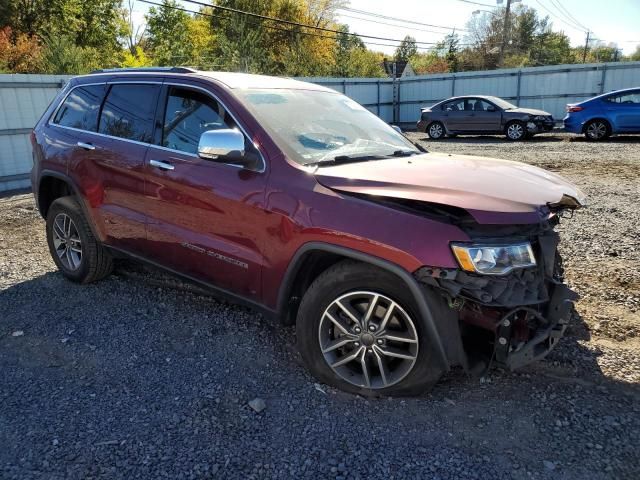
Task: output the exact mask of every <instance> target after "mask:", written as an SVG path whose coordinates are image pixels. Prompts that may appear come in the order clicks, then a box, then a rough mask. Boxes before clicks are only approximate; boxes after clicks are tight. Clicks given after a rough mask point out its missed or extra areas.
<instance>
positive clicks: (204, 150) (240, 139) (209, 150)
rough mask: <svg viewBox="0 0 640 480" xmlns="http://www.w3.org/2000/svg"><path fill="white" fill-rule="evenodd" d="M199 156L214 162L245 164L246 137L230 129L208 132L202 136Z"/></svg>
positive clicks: (199, 144)
mask: <svg viewBox="0 0 640 480" xmlns="http://www.w3.org/2000/svg"><path fill="white" fill-rule="evenodd" d="M198 156H199V157H200V158H204V159H205V160H213V161H214V162H223V163H238V164H244V162H243V159H244V135H243V134H242V133H241V132H239V131H238V130H232V129H230V128H225V129H221V130H207V131H206V132H204V133H203V134H202V135H200V142H199V143H198Z"/></svg>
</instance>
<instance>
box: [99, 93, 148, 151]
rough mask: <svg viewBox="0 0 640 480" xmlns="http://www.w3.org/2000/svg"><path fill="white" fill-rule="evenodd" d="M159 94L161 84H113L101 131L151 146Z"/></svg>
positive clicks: (106, 103)
mask: <svg viewBox="0 0 640 480" xmlns="http://www.w3.org/2000/svg"><path fill="white" fill-rule="evenodd" d="M159 91H160V86H159V85H150V84H124V83H121V84H115V85H112V86H111V88H110V89H109V93H108V94H107V98H106V100H105V101H104V106H103V107H102V113H101V115H100V126H99V129H98V131H99V132H100V133H104V134H105V135H111V136H113V137H120V138H125V139H127V140H136V141H138V142H146V143H150V142H151V141H152V137H153V121H154V116H155V112H156V104H157V101H158V92H159Z"/></svg>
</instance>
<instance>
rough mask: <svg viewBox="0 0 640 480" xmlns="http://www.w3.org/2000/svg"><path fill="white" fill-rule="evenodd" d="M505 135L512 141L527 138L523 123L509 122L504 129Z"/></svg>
mask: <svg viewBox="0 0 640 480" xmlns="http://www.w3.org/2000/svg"><path fill="white" fill-rule="evenodd" d="M505 134H506V136H507V139H509V140H512V141H518V140H524V139H525V138H526V137H527V127H526V125H525V124H524V123H523V122H518V121H514V122H509V123H508V124H507V126H506V127H505Z"/></svg>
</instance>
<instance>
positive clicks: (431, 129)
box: [427, 122, 446, 140]
mask: <svg viewBox="0 0 640 480" xmlns="http://www.w3.org/2000/svg"><path fill="white" fill-rule="evenodd" d="M427 133H428V134H429V138H431V139H432V140H440V139H441V138H444V135H445V133H446V132H445V129H444V125H443V124H442V123H441V122H432V123H430V124H429V126H428V127H427Z"/></svg>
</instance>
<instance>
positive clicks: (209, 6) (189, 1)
mask: <svg viewBox="0 0 640 480" xmlns="http://www.w3.org/2000/svg"><path fill="white" fill-rule="evenodd" d="M141 1H142V0H141ZM183 1H185V2H187V3H193V4H195V5H200V6H202V7H207V8H213V9H216V10H222V11H227V12H233V13H237V14H240V15H246V16H249V17H254V18H260V19H262V20H269V21H272V22H278V23H282V24H286V25H291V26H294V27H304V28H310V29H312V30H319V31H322V32H329V33H337V34H341V35H351V36H356V37H361V38H371V39H373V40H383V41H387V42H402V40H398V39H396V38H386V37H376V36H373V35H362V34H358V33H349V32H341V31H340V30H334V29H332V28H325V27H316V26H314V25H309V24H306V23H300V22H293V21H291V20H285V19H283V18H276V17H270V16H268V15H260V14H258V13H252V12H246V11H244V10H238V9H237V8H230V7H221V6H219V5H211V4H208V3H202V2H198V1H196V0H183ZM415 43H416V44H422V45H436V44H437V42H415Z"/></svg>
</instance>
